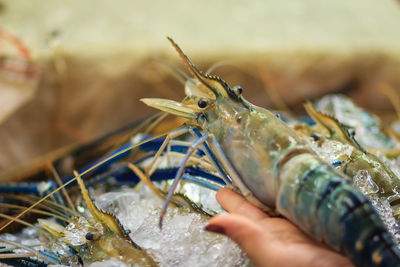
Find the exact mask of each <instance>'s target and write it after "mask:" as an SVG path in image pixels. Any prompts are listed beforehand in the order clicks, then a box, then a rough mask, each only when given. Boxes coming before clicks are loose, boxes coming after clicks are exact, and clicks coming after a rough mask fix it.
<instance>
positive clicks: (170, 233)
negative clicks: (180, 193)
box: [93, 187, 250, 267]
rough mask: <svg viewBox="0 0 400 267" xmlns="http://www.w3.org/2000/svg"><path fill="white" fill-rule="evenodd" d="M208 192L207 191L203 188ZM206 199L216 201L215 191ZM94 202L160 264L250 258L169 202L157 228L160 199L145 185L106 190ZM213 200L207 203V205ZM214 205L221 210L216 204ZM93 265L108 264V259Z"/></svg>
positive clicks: (242, 262) (237, 262) (233, 262)
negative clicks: (164, 215)
mask: <svg viewBox="0 0 400 267" xmlns="http://www.w3.org/2000/svg"><path fill="white" fill-rule="evenodd" d="M206 191H209V190H206ZM206 191H205V190H204V192H202V193H201V194H200V195H201V196H203V197H204V196H205V195H206V194H208V196H207V198H208V199H213V201H215V196H214V195H215V193H214V192H209V193H205V192H206ZM211 202H212V201H211ZM96 204H97V205H98V206H99V207H100V208H103V209H107V210H109V211H111V212H113V213H115V214H116V215H117V217H118V218H119V220H120V222H121V223H122V225H123V226H124V227H125V229H129V230H130V231H131V233H130V237H131V238H132V240H133V241H134V242H136V243H137V244H138V245H139V246H141V247H142V248H144V249H146V250H147V252H148V253H149V254H150V255H151V256H152V257H153V258H154V259H155V260H156V261H157V262H159V264H160V266H247V265H249V263H250V262H249V260H248V259H247V257H246V256H245V255H244V253H243V252H241V250H240V249H239V247H238V246H237V245H236V244H235V243H234V242H233V241H231V240H230V239H228V238H226V237H224V236H221V235H217V234H213V233H208V232H206V231H204V230H203V228H204V226H205V225H206V224H207V221H208V218H207V217H205V216H204V215H200V214H196V213H192V212H188V211H187V210H185V209H182V208H180V209H179V208H175V207H173V206H172V205H171V207H170V208H169V209H168V212H167V215H166V217H165V218H164V223H163V228H162V231H160V229H159V227H158V221H159V213H160V207H161V205H162V201H161V200H160V199H159V198H158V197H156V196H155V195H154V193H152V192H150V191H149V190H148V189H147V188H146V187H143V188H141V190H140V192H134V191H133V190H132V189H127V190H125V191H123V192H114V193H106V194H103V195H102V196H100V197H98V198H97V199H96ZM215 204H216V203H210V204H209V208H210V207H213V205H215ZM214 208H218V209H220V208H219V207H218V206H214ZM93 266H104V267H106V266H107V267H108V266H110V261H107V262H104V263H96V264H95V265H93Z"/></svg>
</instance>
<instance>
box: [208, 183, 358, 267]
mask: <svg viewBox="0 0 400 267" xmlns="http://www.w3.org/2000/svg"><path fill="white" fill-rule="evenodd" d="M217 200H218V202H219V203H220V204H221V206H222V207H223V208H224V209H225V210H226V211H228V212H229V213H230V214H223V215H218V216H215V217H213V218H212V219H211V220H210V221H209V224H208V225H207V226H206V228H205V229H206V230H207V231H211V232H216V233H220V234H224V235H227V236H228V237H230V238H231V239H232V240H234V241H235V242H236V243H238V245H239V246H240V247H241V248H242V249H243V251H245V252H246V253H247V255H248V256H249V258H250V259H251V260H252V262H253V263H254V264H255V265H257V266H279V267H283V266H298V267H300V266H307V267H314V266H315V267H317V266H318V267H332V266H341V267H350V266H354V265H353V264H352V263H351V262H350V260H349V259H348V258H346V257H344V256H343V255H340V254H339V253H337V252H334V251H332V250H331V249H329V248H328V247H327V246H325V245H324V244H321V243H319V242H317V241H315V240H313V239H311V238H310V237H308V236H307V235H306V234H305V233H303V232H302V231H301V230H300V229H299V228H297V226H295V225H294V224H292V223H291V222H290V221H288V220H286V219H284V218H274V217H270V216H268V215H267V214H265V213H264V212H263V211H262V210H260V209H259V208H257V207H256V206H254V205H252V204H251V203H250V202H248V201H247V200H246V199H244V198H243V197H242V196H241V195H239V194H237V193H235V192H233V191H232V190H229V189H226V188H224V189H221V190H219V191H218V192H217Z"/></svg>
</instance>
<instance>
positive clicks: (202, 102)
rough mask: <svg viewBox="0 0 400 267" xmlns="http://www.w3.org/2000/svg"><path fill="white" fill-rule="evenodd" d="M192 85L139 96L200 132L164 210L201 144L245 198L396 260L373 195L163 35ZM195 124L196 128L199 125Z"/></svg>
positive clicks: (360, 261) (360, 251) (373, 262)
mask: <svg viewBox="0 0 400 267" xmlns="http://www.w3.org/2000/svg"><path fill="white" fill-rule="evenodd" d="M168 40H169V41H170V42H171V43H172V45H173V46H174V47H175V49H176V50H177V51H178V53H179V55H180V56H181V58H182V59H183V61H184V63H185V64H186V66H187V68H188V69H189V71H190V72H191V74H192V75H193V77H194V78H195V82H196V84H195V85H196V86H192V87H191V88H190V90H186V88H185V92H186V94H187V96H186V97H185V98H184V100H183V101H182V102H176V101H173V100H167V99H154V98H152V99H149V98H146V99H142V101H143V102H144V103H145V104H147V105H149V106H151V107H154V108H157V109H160V110H162V111H165V112H168V113H171V114H174V115H177V116H180V117H184V118H186V119H188V122H187V125H189V126H188V127H185V128H183V129H180V130H178V131H176V132H172V133H171V134H170V138H168V136H167V138H166V142H168V140H169V139H171V138H172V137H175V136H178V135H179V134H180V133H182V134H183V133H188V132H190V133H192V134H194V135H195V136H197V138H198V139H197V140H196V141H195V142H193V144H192V145H191V146H190V148H189V149H188V151H187V152H186V155H185V158H184V159H183V161H182V163H181V165H180V169H179V170H178V172H177V175H176V178H175V181H174V183H173V184H172V186H171V187H170V189H169V192H168V196H167V199H166V201H165V203H164V206H163V208H162V211H161V216H160V227H161V225H162V219H163V216H164V215H165V212H166V210H167V207H168V202H169V200H170V198H171V196H172V195H173V192H174V191H175V190H176V188H177V185H178V183H179V181H180V179H181V178H182V176H183V173H184V169H185V164H186V162H187V161H188V160H189V158H190V157H191V155H192V154H193V153H194V152H195V151H196V150H197V149H198V148H200V147H202V148H203V149H204V151H205V152H206V154H207V155H208V157H209V158H210V160H211V162H213V164H214V165H215V166H216V168H217V169H218V171H219V173H220V174H221V175H222V177H223V178H224V180H226V182H227V183H229V184H231V186H234V187H235V188H236V189H237V190H239V191H240V192H241V193H242V194H243V195H244V196H245V197H246V198H247V199H248V200H249V201H250V202H252V203H254V204H255V205H257V206H259V207H260V208H262V209H264V210H266V211H267V212H274V213H277V214H280V215H282V216H284V217H286V218H287V219H288V220H290V221H291V222H293V223H294V224H296V225H297V226H298V227H299V228H301V229H302V230H303V231H304V232H306V233H308V234H309V235H310V236H312V237H313V238H315V239H316V240H319V241H322V242H324V243H326V244H327V245H328V246H329V247H331V248H332V249H334V250H336V251H338V252H341V253H343V254H344V255H346V256H347V257H349V258H350V259H351V260H352V261H353V263H355V264H356V265H358V266H399V265H400V251H399V250H398V248H397V246H396V244H395V242H394V240H393V237H392V236H391V234H390V233H389V232H388V231H387V230H386V228H385V226H384V224H383V222H382V221H381V219H380V217H379V215H378V214H377V212H376V211H375V209H374V208H373V206H372V204H371V203H370V201H369V200H368V199H367V198H366V196H364V195H363V194H362V193H361V192H359V191H357V190H356V189H354V188H353V187H352V186H351V184H350V183H349V181H348V180H347V179H345V177H343V175H342V174H341V173H339V172H338V171H336V170H334V169H333V168H332V167H331V166H330V165H329V164H327V163H325V162H324V161H323V160H321V159H320V158H319V157H318V156H317V155H315V154H314V153H313V152H312V151H311V149H310V148H309V147H308V146H307V145H306V144H304V143H303V142H302V141H301V138H300V137H299V136H298V135H297V134H296V132H295V131H294V130H293V129H291V128H290V127H289V126H288V125H287V124H285V123H284V122H283V121H282V120H280V119H279V118H277V117H276V116H275V115H274V114H273V113H271V112H270V111H268V110H266V109H263V108H261V107H257V106H255V105H253V104H251V103H250V102H248V101H247V100H246V99H245V98H244V97H243V96H242V88H241V87H238V86H236V87H233V88H231V87H230V86H229V85H228V84H227V83H226V82H225V81H224V80H222V79H221V78H220V77H217V76H212V75H209V74H205V73H203V72H201V71H200V70H199V69H198V68H197V67H196V66H195V65H194V64H193V63H192V62H191V61H190V60H189V58H188V57H187V56H186V55H185V54H184V53H183V51H182V50H181V48H180V47H179V46H178V45H177V44H176V43H175V42H174V41H173V40H172V39H171V38H169V37H168ZM199 130H200V131H199Z"/></svg>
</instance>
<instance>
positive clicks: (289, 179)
mask: <svg viewBox="0 0 400 267" xmlns="http://www.w3.org/2000/svg"><path fill="white" fill-rule="evenodd" d="M278 173H279V177H277V179H279V180H278V181H279V184H280V186H279V189H278V193H277V194H278V195H277V203H276V207H277V210H278V211H279V212H280V213H281V214H282V215H283V216H285V217H287V218H288V219H289V220H291V221H292V222H294V223H295V224H296V225H297V226H299V227H300V228H301V229H302V230H303V231H305V232H307V233H308V234H309V235H311V236H312V237H314V238H315V239H317V240H319V241H321V242H324V243H326V244H327V245H329V246H330V247H331V248H332V249H334V250H336V251H338V252H340V253H342V254H344V255H346V256H347V257H349V258H350V259H351V261H352V262H353V263H354V264H356V265H357V266H400V250H399V248H398V247H397V244H396V242H395V241H394V239H393V237H392V235H391V234H390V233H389V232H388V231H387V229H386V227H385V225H384V223H383V222H382V220H381V219H380V217H379V215H378V214H377V212H376V211H375V209H374V207H373V206H372V204H371V202H370V201H369V200H368V199H367V198H366V197H365V196H364V195H363V194H362V193H361V192H359V191H357V190H356V189H354V188H353V187H352V186H351V185H350V183H349V181H348V180H347V178H345V177H344V176H342V175H341V174H339V173H338V172H337V171H335V170H334V169H332V168H331V166H329V165H328V164H326V163H324V162H322V161H321V160H320V159H319V158H318V157H316V156H314V155H312V154H300V155H297V156H295V157H293V158H292V159H290V160H289V161H287V162H286V163H285V164H284V165H283V166H280V168H279V172H278Z"/></svg>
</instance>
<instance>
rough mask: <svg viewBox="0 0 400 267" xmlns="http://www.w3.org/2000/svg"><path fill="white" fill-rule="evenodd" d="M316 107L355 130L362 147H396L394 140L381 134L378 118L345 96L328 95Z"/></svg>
mask: <svg viewBox="0 0 400 267" xmlns="http://www.w3.org/2000/svg"><path fill="white" fill-rule="evenodd" d="M315 106H316V108H317V110H319V111H322V112H323V113H325V114H328V115H331V116H334V117H335V118H336V119H338V120H339V121H340V122H341V123H343V124H345V125H347V126H350V127H352V128H353V129H355V138H356V140H357V141H358V142H359V143H360V144H361V145H362V146H367V147H373V148H378V149H379V148H387V149H393V148H394V147H395V146H396V142H395V141H394V140H393V139H392V138H390V137H389V136H387V135H385V134H383V133H382V132H381V121H380V119H379V118H378V117H377V116H375V115H373V114H370V113H368V112H366V111H365V110H364V109H362V108H361V107H359V106H357V105H356V104H354V102H353V101H352V100H351V99H350V98H348V97H346V96H344V95H326V96H324V97H322V98H321V99H319V100H318V101H317V102H316V103H315Z"/></svg>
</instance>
